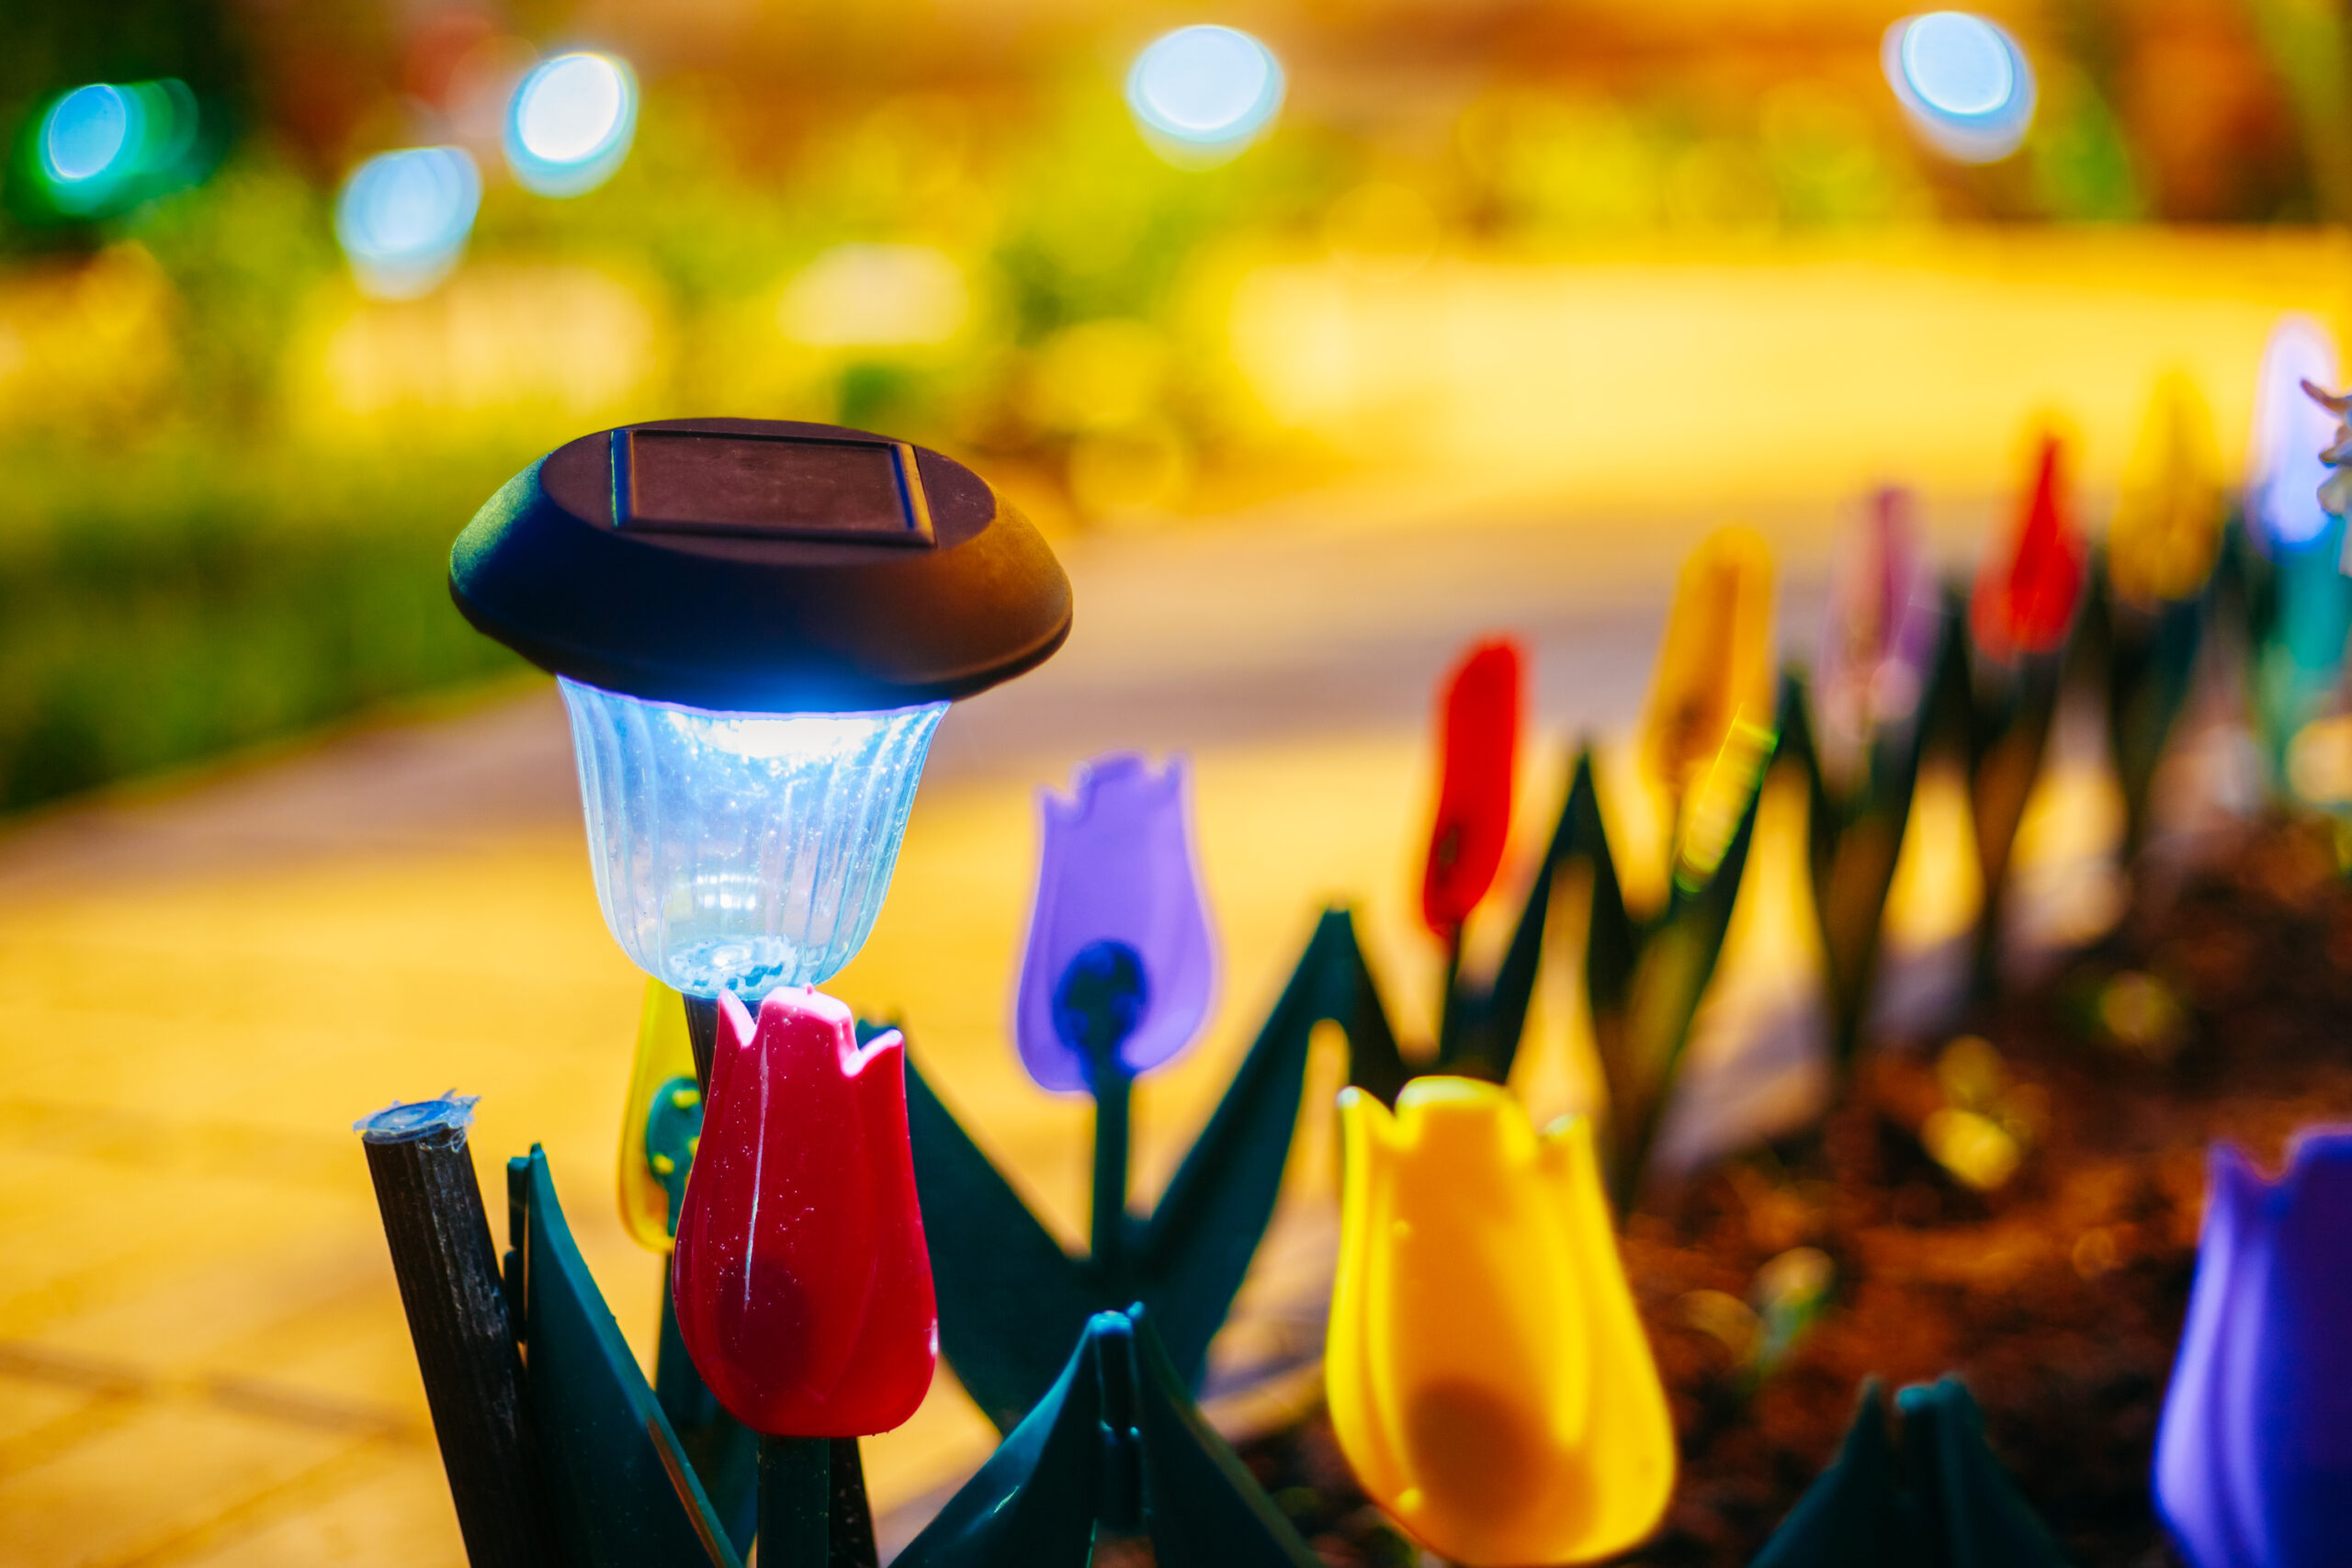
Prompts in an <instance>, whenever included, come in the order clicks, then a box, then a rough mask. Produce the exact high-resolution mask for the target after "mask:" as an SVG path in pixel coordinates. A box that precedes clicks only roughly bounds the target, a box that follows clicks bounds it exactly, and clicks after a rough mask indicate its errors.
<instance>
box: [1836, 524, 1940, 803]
mask: <svg viewBox="0 0 2352 1568" xmlns="http://www.w3.org/2000/svg"><path fill="white" fill-rule="evenodd" d="M1912 513H1913V505H1912V499H1911V492H1910V491H1906V490H1903V489H1900V488H1898V487H1895V486H1892V485H1890V486H1887V487H1885V488H1883V489H1882V490H1880V491H1878V492H1877V493H1876V494H1874V495H1872V496H1871V508H1870V515H1869V518H1868V519H1867V521H1865V523H1864V524H1863V525H1862V526H1861V527H1860V528H1858V529H1856V530H1855V531H1854V532H1853V534H1851V535H1850V536H1849V537H1848V540H1847V544H1846V547H1845V548H1844V549H1843V550H1842V551H1841V552H1840V553H1839V554H1838V558H1837V561H1836V563H1835V565H1834V567H1833V568H1832V570H1831V574H1830V583H1829V603H1828V605H1827V607H1826V611H1825V613H1824V615H1822V620H1821V658H1820V661H1819V663H1818V665H1817V666H1816V667H1815V668H1816V670H1817V671H1818V674H1817V676H1816V678H1815V679H1816V687H1815V708H1816V710H1817V711H1818V713H1819V715H1820V719H1821V723H1820V729H1821V735H1820V738H1819V739H1820V740H1821V742H1822V744H1823V746H1824V748H1825V749H1826V750H1829V751H1831V752H1835V753H1837V754H1838V755H1839V756H1840V757H1844V756H1847V755H1849V754H1858V753H1859V752H1860V750H1861V749H1862V748H1863V747H1866V746H1867V745H1868V744H1869V743H1870V740H1871V736H1872V735H1873V734H1875V733H1876V732H1877V731H1878V729H1879V728H1880V727H1881V726H1883V725H1890V724H1900V723H1902V722H1903V721H1905V719H1908V718H1909V717H1910V716H1912V714H1913V713H1914V712H1915V711H1916V710H1917V707H1918V705H1919V697H1920V694H1921V691H1922V690H1923V688H1924V687H1925V685H1926V683H1927V677H1928V660H1929V659H1930V658H1932V657H1933V656H1934V654H1935V643H1936V622H1937V618H1938V617H1939V615H1941V613H1942V601H1941V599H1940V598H1939V595H1938V593H1937V592H1936V573H1935V568H1934V566H1933V565H1932V564H1931V563H1930V562H1929V561H1928V557H1927V552H1926V551H1925V550H1924V549H1922V548H1921V547H1920V543H1919V530H1918V526H1917V524H1916V523H1915V522H1914V521H1913V515H1912Z"/></svg>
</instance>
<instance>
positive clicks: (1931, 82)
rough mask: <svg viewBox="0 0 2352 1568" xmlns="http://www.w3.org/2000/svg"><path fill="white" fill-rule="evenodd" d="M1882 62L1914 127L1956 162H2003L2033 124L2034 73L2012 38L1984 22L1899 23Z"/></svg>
mask: <svg viewBox="0 0 2352 1568" xmlns="http://www.w3.org/2000/svg"><path fill="white" fill-rule="evenodd" d="M1880 62H1881V64H1882V65H1883V68H1884V70H1885V72H1886V80H1887V85H1889V86H1891V87H1893V88H1894V96H1895V97H1896V98H1897V99H1899V100H1900V101H1901V103H1902V105H1903V107H1904V111H1905V113H1906V114H1907V115H1908V116H1909V117H1910V119H1911V123H1912V125H1913V126H1914V127H1915V128H1917V130H1918V131H1919V133H1920V135H1921V136H1923V137H1925V138H1926V139H1927V141H1928V144H1929V145H1930V146H1932V147H1934V148H1935V149H1936V150H1937V151H1938V152H1941V153H1943V154H1944V156H1946V157H1948V158H1951V159H1952V160H1953V161H1955V162H1957V163H1962V164H1991V163H1996V162H1998V161H1999V160H2001V159H2003V158H2006V157H2007V156H2008V155H2009V154H2010V153H2012V152H2016V151H2017V150H2018V145H2019V143H2021V142H2023V141H2024V140H2025V133H2026V131H2027V130H2028V129H2029V128H2030V126H2031V125H2032V124H2033V108H2034V99H2035V86H2034V78H2033V67H2032V65H2031V64H2030V62H2028V61H2027V60H2026V57H2025V51H2024V50H2022V49H2020V48H2019V47H2018V41H2017V39H2013V38H2011V37H2010V36H2009V35H2008V33H2007V31H2006V30H2004V29H2003V28H2000V27H1999V26H1998V25H1996V24H1995V23H1993V22H1990V21H1987V20H1986V19H1985V17H1979V16H1975V15H1973V14H1972V13H1970V12H1967V11H1930V12H1928V13H1927V14H1926V15H1924V16H1917V17H1905V18H1903V20H1901V21H1899V22H1897V23H1895V24H1894V26H1893V27H1891V28H1888V29H1887V30H1886V40H1885V44H1884V47H1883V49H1882V51H1881V56H1880Z"/></svg>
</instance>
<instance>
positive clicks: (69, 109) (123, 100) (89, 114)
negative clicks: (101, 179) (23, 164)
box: [40, 82, 131, 184]
mask: <svg viewBox="0 0 2352 1568" xmlns="http://www.w3.org/2000/svg"><path fill="white" fill-rule="evenodd" d="M130 140H131V138H130V99H129V98H128V97H127V96H124V94H123V91H122V89H121V88H119V87H111V86H108V85H107V84H105V83H103V82H98V83H93V84H92V85H89V86H87V87H76V88H74V90H73V91H72V92H70V93H68V94H66V95H65V96H63V97H62V98H60V99H58V100H57V105H56V107H53V108H51V110H50V111H49V120H48V123H47V124H45V125H44V126H42V128H41V137H40V153H41V166H42V168H43V169H44V170H45V171H46V172H47V173H48V175H49V177H50V178H51V179H53V180H56V181H58V182H60V183H61V184H80V183H82V182H83V181H85V180H93V179H96V178H97V177H98V176H99V175H103V174H105V173H106V172H107V169H109V168H111V167H112V166H113V165H114V164H115V161H116V160H117V159H119V158H120V157H121V156H122V153H123V150H124V148H125V147H127V146H129V145H130Z"/></svg>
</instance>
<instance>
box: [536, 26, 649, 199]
mask: <svg viewBox="0 0 2352 1568" xmlns="http://www.w3.org/2000/svg"><path fill="white" fill-rule="evenodd" d="M636 133H637V81H636V78H635V77H634V76H632V75H631V74H630V73H629V69H628V66H627V65H625V64H623V63H622V62H620V61H617V60H615V59H613V58H612V57H611V56H609V55H603V54H560V55H558V56H556V57H555V58H554V59H553V60H549V61H546V62H542V63H541V64H539V65H538V66H537V67H536V68H534V69H533V70H532V71H531V73H529V74H528V75H526V76H525V77H524V78H523V81H522V84H521V85H519V86H517V87H516V88H515V101H514V104H513V106H512V107H511V109H510V110H509V112H508V115H507V118H506V162H507V164H508V165H509V166H510V167H511V168H513V169H514V171H515V178H516V179H517V180H519V181H521V182H522V184H523V186H524V187H525V188H526V189H528V190H532V191H535V192H537V194H539V195H541V196H578V195H580V194H582V192H584V191H589V190H593V189H594V188H595V187H596V186H600V185H603V184H604V183H605V181H606V180H608V179H610V178H611V177H612V175H613V171H614V170H616V169H617V168H619V167H620V166H621V161H622V160H623V159H625V158H627V157H628V149H629V142H630V140H631V139H632V138H633V137H634V136H635V135H636Z"/></svg>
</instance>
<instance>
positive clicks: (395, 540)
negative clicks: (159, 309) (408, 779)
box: [0, 451, 517, 810]
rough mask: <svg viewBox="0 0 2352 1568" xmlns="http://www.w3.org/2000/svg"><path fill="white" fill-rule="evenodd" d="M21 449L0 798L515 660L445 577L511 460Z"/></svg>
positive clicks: (38, 797) (274, 732)
mask: <svg viewBox="0 0 2352 1568" xmlns="http://www.w3.org/2000/svg"><path fill="white" fill-rule="evenodd" d="M26 457H27V455H26V454H23V453H18V454H16V455H15V456H14V460H13V461H12V462H11V467H12V468H17V469H18V470H19V471H28V472H30V473H32V474H33V475H34V476H35V478H34V482H33V483H32V484H31V485H29V486H28V487H26V491H30V493H26V491H19V492H18V493H17V495H16V496H14V497H13V498H12V503H13V504H12V513H13V514H12V515H11V517H10V519H9V526H8V527H7V528H6V530H5V531H0V628H5V630H4V631H0V810H7V809H15V808H17V807H25V806H29V805H33V804H36V803H39V802H40V801H44V800H50V799H54V798H56V797H58V796H60V795H66V794H69V793H72V792H74V791H76V790H81V789H85V788H88V787H90V786H92V785H95V784H102V783H106V782H107V781H110V780H114V779H119V778H124V777H129V776H132V775H136V774H140V773H152V772H154V771H156V770H159V769H163V768H168V767H172V766H174V765H176V764H182V763H187V762H189V761H196V760H198V759H200V758H204V757H208V756H211V755H214V754H216V753H219V752H221V751H224V750H232V749H234V748H237V747H242V746H249V745H253V744H254V743H256V742H259V741H264V740H267V739H275V738H277V737H281V736H284V735H287V734H289V733H293V732H297V731H300V730H302V729H306V728H314V727H316V726H319V725H322V724H324V723H327V722H329V721H332V720H334V719H336V718H338V717H341V716H345V715H347V714H350V713H352V712H354V711H356V710H357V709H360V708H363V707H366V706H368V705H371V704H376V703H380V702H383V701H385V700H387V699H390V698H395V697H400V696H403V695H406V694H413V693H417V692H422V691H427V690H431V689H433V688H435V687H440V686H447V685H448V684H450V683H452V682H461V681H465V680H469V679H480V678H481V677H483V676H486V675H489V674H492V673H495V672H497V671H506V670H512V669H515V668H516V664H515V660H514V659H513V658H512V656H511V655H509V654H508V653H507V652H506V651H505V650H504V649H502V648H500V647H499V646H497V645H496V644H494V643H492V642H490V641H489V640H488V639H486V638H484V637H479V636H477V635H476V634H475V633H474V632H473V630H472V629H471V628H470V627H469V626H467V625H466V624H465V622H464V621H463V620H462V619H461V618H460V617H459V616H458V614H457V612H456V611H455V610H454V609H453V608H452V607H451V606H450V604H449V601H448V595H447V589H446V587H445V586H444V583H445V578H446V574H447V558H448V546H449V540H450V538H451V537H452V536H454V535H455V534H456V532H457V530H458V526H459V525H461V524H462V523H463V521H464V519H465V518H466V517H468V516H469V515H470V514H471V513H472V510H473V507H474V506H475V505H476V504H477V503H478V502H479V501H480V499H481V497H482V496H484V495H486V494H488V493H489V492H490V491H491V489H492V487H493V486H494V485H495V484H496V483H497V482H498V480H499V479H503V478H504V476H505V474H506V472H508V471H509V470H510V469H511V468H512V467H514V466H517V464H516V463H514V462H510V461H508V459H506V458H505V457H497V458H494V459H489V460H480V461H476V462H473V463H469V464H444V465H440V466H439V467H438V468H437V470H433V471H427V472H423V473H406V474H400V475H392V474H388V473H383V472H380V471H379V472H360V471H356V470H354V469H352V468H346V467H344V466H341V465H331V464H328V463H326V462H324V461H322V460H321V459H318V458H308V459H304V458H300V457H279V458H277V460H275V461H272V462H269V463H267V464H266V465H256V466H255V468H254V469H252V470H243V471H241V470H240V469H239V468H237V467H235V466H233V465H232V464H229V463H224V462H220V461H219V460H217V459H215V458H213V457H208V456H207V455H204V454H201V453H194V454H192V453H189V452H187V451H180V452H177V453H175V454H173V455H171V456H170V457H156V456H152V455H151V456H150V457H146V458H143V459H141V460H140V461H138V462H137V463H135V464H133V465H132V466H131V467H130V469H129V471H123V470H122V469H121V468H119V467H118V468H114V469H111V470H110V469H109V468H107V465H106V464H104V463H103V462H102V461H98V460H95V459H96V457H97V455H96V454H91V455H90V457H89V460H86V462H85V465H73V466H72V467H70V468H66V467H64V466H62V465H55V464H54V463H53V462H52V464H51V465H44V466H34V467H32V468H27V467H26ZM52 457H53V455H52ZM61 468H62V469H63V471H65V472H67V473H70V474H71V475H72V479H71V480H70V482H68V483H65V484H59V483H57V482H56V479H55V478H54V475H55V474H56V473H57V472H58V471H59V470H60V469H61ZM45 472H46V474H48V475H49V476H51V477H50V478H49V479H48V482H47V483H46V484H44V483H43V482H42V476H43V474H44V473H45ZM256 474H259V475H263V476H266V477H258V478H257V477H255V476H256ZM42 491H47V493H46V494H43V493H42Z"/></svg>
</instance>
